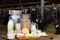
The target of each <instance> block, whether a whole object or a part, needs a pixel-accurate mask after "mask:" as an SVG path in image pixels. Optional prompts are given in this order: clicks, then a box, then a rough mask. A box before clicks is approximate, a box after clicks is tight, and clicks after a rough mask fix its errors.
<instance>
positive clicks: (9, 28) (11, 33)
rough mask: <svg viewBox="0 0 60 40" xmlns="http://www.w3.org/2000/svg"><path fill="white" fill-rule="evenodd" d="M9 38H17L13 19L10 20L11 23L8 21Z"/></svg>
mask: <svg viewBox="0 0 60 40" xmlns="http://www.w3.org/2000/svg"><path fill="white" fill-rule="evenodd" d="M7 38H8V39H14V38H15V34H14V22H13V19H9V21H8V25H7Z"/></svg>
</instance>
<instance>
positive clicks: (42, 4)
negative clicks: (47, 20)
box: [41, 0, 44, 20]
mask: <svg viewBox="0 0 60 40" xmlns="http://www.w3.org/2000/svg"><path fill="white" fill-rule="evenodd" d="M41 19H42V20H43V19H44V0H41Z"/></svg>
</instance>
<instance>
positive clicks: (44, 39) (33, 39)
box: [17, 36, 53, 40]
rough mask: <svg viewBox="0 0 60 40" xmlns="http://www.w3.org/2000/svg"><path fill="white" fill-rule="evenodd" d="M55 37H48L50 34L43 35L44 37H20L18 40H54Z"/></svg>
mask: <svg viewBox="0 0 60 40" xmlns="http://www.w3.org/2000/svg"><path fill="white" fill-rule="evenodd" d="M52 39H53V38H52V37H48V36H44V37H43V36H42V37H39V38H32V37H30V38H18V39H17V40H52Z"/></svg>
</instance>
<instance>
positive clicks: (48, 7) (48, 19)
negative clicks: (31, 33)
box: [0, 0, 60, 40]
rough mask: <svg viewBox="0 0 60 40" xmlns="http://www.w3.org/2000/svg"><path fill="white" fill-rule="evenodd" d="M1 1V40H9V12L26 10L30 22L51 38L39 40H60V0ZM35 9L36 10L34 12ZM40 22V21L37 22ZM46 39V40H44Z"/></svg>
mask: <svg viewBox="0 0 60 40" xmlns="http://www.w3.org/2000/svg"><path fill="white" fill-rule="evenodd" d="M41 1H42V0H0V40H8V38H7V37H6V36H7V31H8V30H7V28H8V27H7V24H8V21H9V17H10V16H11V15H9V10H26V9H28V11H27V12H25V11H23V12H22V14H31V16H30V21H31V22H34V23H37V24H38V29H39V30H42V31H44V32H46V33H47V34H48V35H49V36H48V37H46V38H47V39H46V38H45V37H42V38H41V39H39V40H60V0H43V1H42V2H41ZM32 9H35V10H32ZM37 20H38V21H37ZM44 38H45V39H44ZM13 40H18V39H13Z"/></svg>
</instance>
